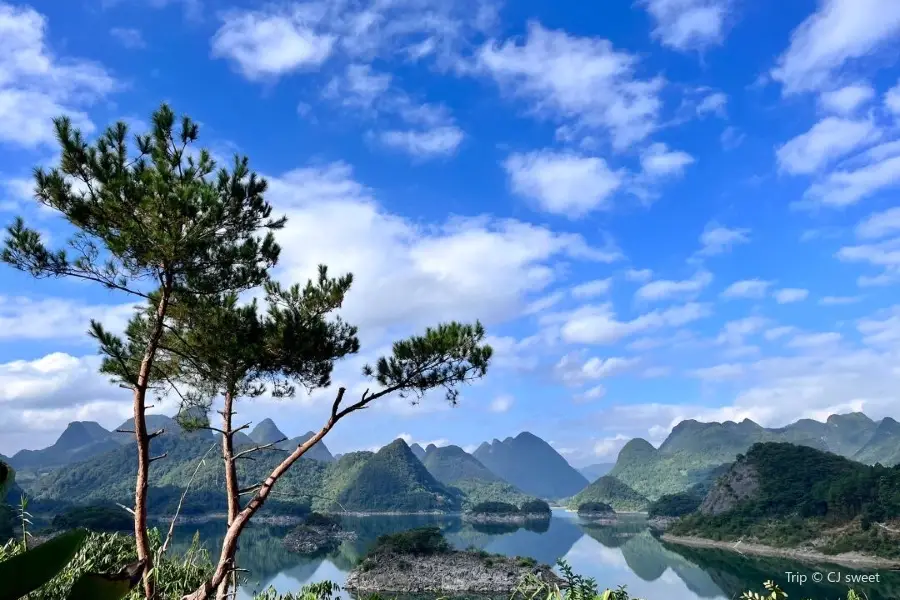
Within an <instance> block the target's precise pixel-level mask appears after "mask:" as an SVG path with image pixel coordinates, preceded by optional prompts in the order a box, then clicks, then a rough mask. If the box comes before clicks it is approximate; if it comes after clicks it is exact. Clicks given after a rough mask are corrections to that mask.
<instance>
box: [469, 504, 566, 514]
mask: <svg viewBox="0 0 900 600" xmlns="http://www.w3.org/2000/svg"><path fill="white" fill-rule="evenodd" d="M545 504H546V503H545ZM548 508H549V507H548ZM471 512H472V513H475V514H484V515H514V514H517V513H518V512H519V507H517V506H516V505H515V504H509V503H507V502H479V503H478V504H476V505H475V506H473V507H472V509H471Z"/></svg>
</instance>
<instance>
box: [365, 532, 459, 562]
mask: <svg viewBox="0 0 900 600" xmlns="http://www.w3.org/2000/svg"><path fill="white" fill-rule="evenodd" d="M450 550H451V548H450V544H449V542H447V540H446V539H444V535H443V534H442V533H441V530H440V528H439V527H419V528H416V529H410V530H408V531H402V532H400V533H390V534H387V535H382V536H380V537H379V538H378V539H377V540H375V544H374V545H373V546H372V549H371V550H370V552H369V553H370V554H372V555H374V554H413V555H417V556H427V555H431V554H441V553H444V552H450Z"/></svg>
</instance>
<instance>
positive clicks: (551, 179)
mask: <svg viewBox="0 0 900 600" xmlns="http://www.w3.org/2000/svg"><path fill="white" fill-rule="evenodd" d="M503 166H504V168H505V169H506V172H507V174H508V175H509V178H510V185H511V187H512V189H513V191H514V192H515V193H517V194H519V195H521V196H525V197H527V198H531V199H533V200H536V201H537V202H538V205H539V206H540V208H541V209H542V210H544V211H546V212H549V213H553V214H559V215H566V216H570V217H581V216H584V215H586V214H588V213H590V212H592V211H595V210H603V209H608V208H610V207H611V205H612V204H611V197H612V195H613V194H614V193H615V191H616V190H618V189H619V187H620V186H621V185H622V181H623V177H624V176H623V174H622V173H621V172H620V171H613V170H611V169H610V168H609V167H608V166H607V164H606V161H605V160H603V159H602V158H597V157H588V156H580V155H577V154H572V153H568V152H563V153H555V152H550V151H541V152H531V153H528V154H513V155H511V156H510V157H509V158H507V159H506V161H505V162H504V165H503Z"/></svg>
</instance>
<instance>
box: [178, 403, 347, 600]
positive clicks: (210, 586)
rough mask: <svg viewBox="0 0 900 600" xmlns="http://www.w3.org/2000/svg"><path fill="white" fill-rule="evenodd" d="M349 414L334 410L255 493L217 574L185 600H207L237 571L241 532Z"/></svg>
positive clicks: (233, 528)
mask: <svg viewBox="0 0 900 600" xmlns="http://www.w3.org/2000/svg"><path fill="white" fill-rule="evenodd" d="M343 396H344V388H340V389H339V390H338V397H337V399H336V400H335V402H334V406H335V408H336V407H337V406H338V405H339V404H340V401H341V399H342V398H343ZM345 414H346V412H341V413H339V414H336V410H332V413H331V418H329V419H328V422H327V423H325V426H324V427H322V429H320V430H319V432H318V433H317V434H315V435H314V436H312V437H311V438H309V439H308V440H306V441H305V442H304V443H302V444H300V445H299V446H297V448H296V449H295V450H294V451H293V452H292V453H291V454H290V455H289V456H288V457H287V458H285V459H284V460H283V461H281V463H280V464H279V465H278V466H277V467H275V469H273V470H272V472H271V473H270V474H269V476H268V477H267V478H266V480H265V481H264V482H263V484H262V486H260V488H259V490H257V492H256V494H254V496H253V498H252V499H251V500H250V502H248V503H247V506H245V507H244V509H243V510H241V511H239V512H238V513H237V515H236V516H235V518H234V520H233V521H232V523H231V524H230V525H229V526H228V531H227V532H226V533H225V539H224V540H223V541H222V551H221V553H220V554H219V561H218V563H217V564H216V570H215V572H214V573H213V576H212V577H211V578H210V579H209V580H208V581H206V582H204V584H203V585H201V586H200V587H199V588H197V589H196V590H194V592H193V593H191V594H189V595H187V596H184V598H183V600H207V599H208V598H209V595H210V594H211V593H212V592H213V590H216V589H217V588H218V587H219V586H220V585H221V584H222V582H223V581H225V580H226V579H227V577H228V576H229V574H231V573H232V572H234V565H233V564H232V558H233V557H234V554H235V552H236V551H237V543H238V538H239V537H240V535H241V533H243V531H244V528H245V527H246V526H247V524H248V523H249V522H250V519H251V518H252V517H253V515H255V514H256V512H257V511H258V510H259V509H260V508H262V506H263V504H265V502H266V499H267V498H268V497H269V494H270V493H271V491H272V488H273V487H274V486H275V483H276V482H277V481H278V480H279V479H280V478H281V476H282V475H284V474H285V473H286V472H287V470H288V469H290V468H291V465H293V464H294V463H295V462H297V460H298V459H299V458H300V457H301V456H303V455H304V454H306V451H307V450H309V449H310V448H312V447H313V446H314V445H315V444H317V443H318V442H319V441H320V440H321V439H322V438H323V437H325V434H327V433H328V432H329V431H331V428H332V427H334V425H335V423H337V421H338V420H339V419H340V418H341V417H342V416H343V415H345Z"/></svg>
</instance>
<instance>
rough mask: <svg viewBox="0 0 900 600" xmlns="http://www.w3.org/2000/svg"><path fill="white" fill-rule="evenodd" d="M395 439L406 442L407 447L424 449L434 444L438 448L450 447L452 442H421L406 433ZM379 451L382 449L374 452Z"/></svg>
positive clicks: (442, 440)
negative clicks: (417, 446)
mask: <svg viewBox="0 0 900 600" xmlns="http://www.w3.org/2000/svg"><path fill="white" fill-rule="evenodd" d="M394 439H395V440H397V439H399V440H403V441H404V442H406V445H407V446H412V445H413V444H418V445H419V446H421V447H422V448H427V447H428V446H430V445H432V444H434V445H435V446H438V447H442V446H449V445H450V440H448V439H447V438H438V439H435V440H420V439H416V438H415V437H413V435H412V434H411V433H405V432H404V433H398V434H397V435H396V436H395V437H394ZM391 441H393V440H391ZM379 449H380V447H378V448H376V450H374V451H375V452H377V451H378V450H379Z"/></svg>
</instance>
